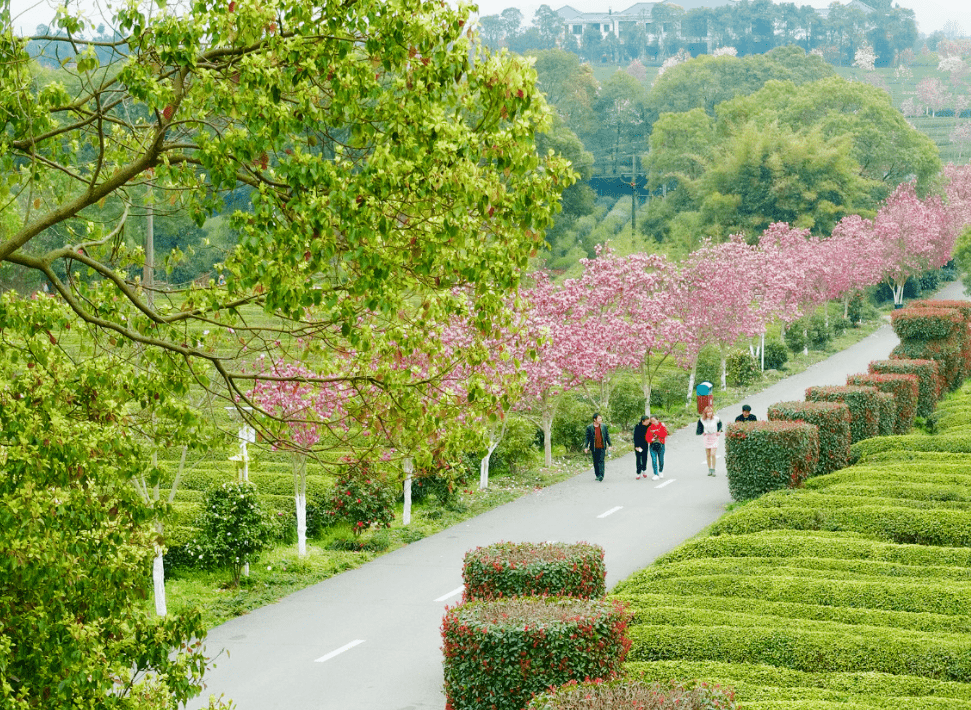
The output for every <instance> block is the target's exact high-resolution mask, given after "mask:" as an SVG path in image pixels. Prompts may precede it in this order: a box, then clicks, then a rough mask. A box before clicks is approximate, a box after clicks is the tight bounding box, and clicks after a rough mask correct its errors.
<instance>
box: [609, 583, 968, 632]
mask: <svg viewBox="0 0 971 710" xmlns="http://www.w3.org/2000/svg"><path fill="white" fill-rule="evenodd" d="M617 598H618V599H620V600H621V601H625V602H628V603H629V604H630V605H631V608H633V609H636V610H637V611H636V613H637V617H638V623H640V622H641V621H642V620H643V619H644V618H647V617H644V616H642V612H643V610H645V609H653V608H663V607H664V606H665V605H670V604H673V603H676V604H677V605H678V606H679V607H681V608H686V609H699V610H709V611H719V612H725V613H729V614H761V615H763V616H765V617H779V618H791V619H802V620H804V621H813V620H818V621H831V622H838V623H840V624H847V625H851V626H884V627H888V628H898V629H906V630H909V631H927V632H932V633H943V634H966V633H968V632H969V631H971V617H968V616H954V615H947V614H930V613H928V612H919V613H915V612H907V611H888V610H886V609H863V608H856V607H846V606H829V605H825V604H811V603H797V602H786V601H766V600H764V599H753V598H748V597H742V598H735V597H714V596H708V595H703V594H699V595H694V596H681V597H677V598H676V599H672V598H671V596H670V595H666V594H644V593H638V594H633V593H623V594H618V595H617Z"/></svg>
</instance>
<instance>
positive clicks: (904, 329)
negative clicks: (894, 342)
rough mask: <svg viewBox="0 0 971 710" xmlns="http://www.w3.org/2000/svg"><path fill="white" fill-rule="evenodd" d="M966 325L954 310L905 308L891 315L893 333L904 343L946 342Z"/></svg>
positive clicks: (959, 314)
mask: <svg viewBox="0 0 971 710" xmlns="http://www.w3.org/2000/svg"><path fill="white" fill-rule="evenodd" d="M963 324H964V318H963V317H962V316H961V313H959V312H958V311H956V310H954V309H953V308H903V309H901V310H899V311H894V312H893V313H891V314H890V325H891V326H892V327H893V332H894V333H896V334H897V337H898V338H900V339H901V340H902V341H908V340H918V341H932V340H944V339H945V338H949V337H951V335H952V334H953V333H954V332H955V331H958V330H960V327H961V326H962V325H963Z"/></svg>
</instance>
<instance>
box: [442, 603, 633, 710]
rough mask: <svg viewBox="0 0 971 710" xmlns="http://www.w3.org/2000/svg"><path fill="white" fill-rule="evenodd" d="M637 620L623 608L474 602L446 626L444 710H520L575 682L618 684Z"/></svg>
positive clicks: (449, 616) (457, 610)
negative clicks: (630, 626) (535, 698)
mask: <svg viewBox="0 0 971 710" xmlns="http://www.w3.org/2000/svg"><path fill="white" fill-rule="evenodd" d="M630 619H631V614H630V612H628V611H627V609H626V607H625V605H624V604H623V603H621V602H619V601H617V600H611V601H607V600H603V599H576V598H573V597H521V598H518V599H500V600H497V601H473V602H466V603H464V604H460V605H458V606H456V607H453V608H452V609H449V610H448V611H447V612H446V614H445V618H444V620H443V621H442V639H443V641H444V643H443V647H442V650H443V652H444V655H445V661H444V667H445V668H444V670H445V697H446V703H445V708H446V710H481V709H482V708H491V709H493V710H522V709H523V708H524V707H525V706H526V704H527V703H528V702H529V700H530V698H531V697H532V696H533V694H534V693H541V692H543V691H544V690H546V689H547V688H549V687H550V686H555V685H562V684H564V683H567V682H569V681H571V680H577V681H581V680H586V679H597V678H602V679H605V680H606V679H613V678H615V677H616V676H617V675H618V674H619V673H620V670H621V664H622V663H623V662H624V660H625V658H626V657H627V650H628V649H629V648H630V641H629V640H628V639H627V634H626V631H627V625H628V623H629V622H630Z"/></svg>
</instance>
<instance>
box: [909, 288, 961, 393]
mask: <svg viewBox="0 0 971 710" xmlns="http://www.w3.org/2000/svg"><path fill="white" fill-rule="evenodd" d="M909 307H910V308H953V309H954V310H956V311H958V313H960V314H961V318H962V319H963V320H964V328H963V330H962V331H961V335H962V336H963V338H964V342H963V345H962V347H961V360H962V363H961V364H962V365H963V369H962V372H961V375H960V379H961V381H962V382H963V381H964V380H966V379H967V378H968V377H971V301H948V300H926V301H911V303H910V306H909Z"/></svg>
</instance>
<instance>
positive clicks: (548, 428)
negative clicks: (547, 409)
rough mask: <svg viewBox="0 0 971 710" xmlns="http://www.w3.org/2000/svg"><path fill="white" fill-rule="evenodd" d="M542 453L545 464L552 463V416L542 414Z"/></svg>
mask: <svg viewBox="0 0 971 710" xmlns="http://www.w3.org/2000/svg"><path fill="white" fill-rule="evenodd" d="M542 427H543V455H544V457H545V461H546V465H547V466H552V465H553V441H552V434H553V416H552V415H546V414H544V415H543V422H542Z"/></svg>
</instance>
